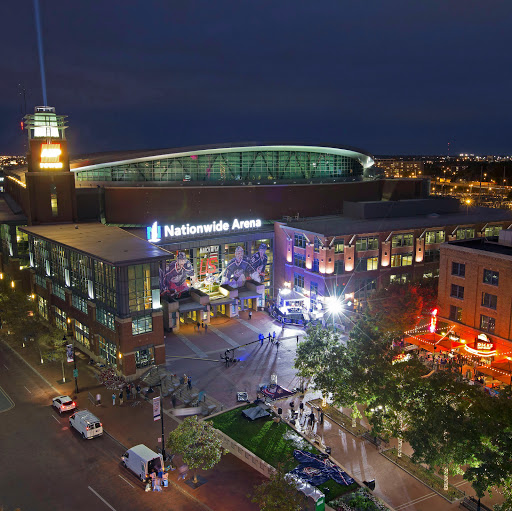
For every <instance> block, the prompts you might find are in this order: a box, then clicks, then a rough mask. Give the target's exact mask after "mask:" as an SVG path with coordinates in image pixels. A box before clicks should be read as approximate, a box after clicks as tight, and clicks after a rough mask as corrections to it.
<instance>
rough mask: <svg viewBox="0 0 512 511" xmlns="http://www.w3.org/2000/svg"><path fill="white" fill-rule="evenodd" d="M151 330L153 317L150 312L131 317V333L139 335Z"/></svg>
mask: <svg viewBox="0 0 512 511" xmlns="http://www.w3.org/2000/svg"><path fill="white" fill-rule="evenodd" d="M151 331H153V318H152V317H151V314H148V315H146V316H140V317H138V318H132V334H133V335H139V334H145V333H147V332H151Z"/></svg>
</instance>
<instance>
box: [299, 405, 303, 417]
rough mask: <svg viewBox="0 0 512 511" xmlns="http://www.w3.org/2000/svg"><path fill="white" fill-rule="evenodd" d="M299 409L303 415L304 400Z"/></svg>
mask: <svg viewBox="0 0 512 511" xmlns="http://www.w3.org/2000/svg"><path fill="white" fill-rule="evenodd" d="M299 410H300V414H301V416H302V414H303V413H304V402H303V401H301V402H300V405H299Z"/></svg>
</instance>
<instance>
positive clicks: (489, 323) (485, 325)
mask: <svg viewBox="0 0 512 511" xmlns="http://www.w3.org/2000/svg"><path fill="white" fill-rule="evenodd" d="M495 327H496V319H495V318H491V317H490V316H485V315H484V314H481V315H480V330H483V331H484V332H490V333H493V332H494V329H495Z"/></svg>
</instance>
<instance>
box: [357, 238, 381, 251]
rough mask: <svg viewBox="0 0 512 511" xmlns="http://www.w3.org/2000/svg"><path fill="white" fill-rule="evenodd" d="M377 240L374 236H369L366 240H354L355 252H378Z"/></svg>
mask: <svg viewBox="0 0 512 511" xmlns="http://www.w3.org/2000/svg"><path fill="white" fill-rule="evenodd" d="M378 248H379V238H377V237H376V236H369V237H366V238H358V239H357V240H356V250H357V251H358V252H364V251H365V250H378Z"/></svg>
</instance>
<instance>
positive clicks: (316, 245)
mask: <svg viewBox="0 0 512 511" xmlns="http://www.w3.org/2000/svg"><path fill="white" fill-rule="evenodd" d="M320 246H321V243H320V238H318V237H317V236H315V241H314V248H313V250H314V251H315V252H320Z"/></svg>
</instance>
